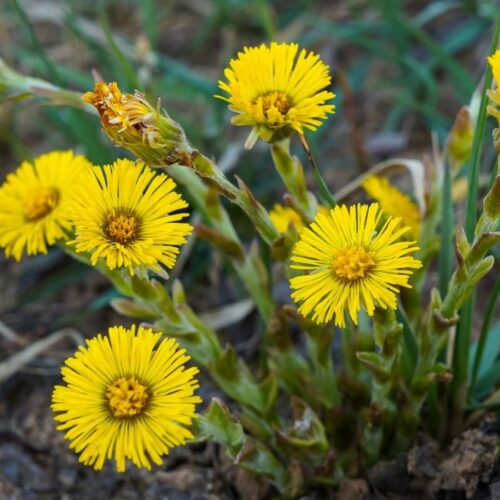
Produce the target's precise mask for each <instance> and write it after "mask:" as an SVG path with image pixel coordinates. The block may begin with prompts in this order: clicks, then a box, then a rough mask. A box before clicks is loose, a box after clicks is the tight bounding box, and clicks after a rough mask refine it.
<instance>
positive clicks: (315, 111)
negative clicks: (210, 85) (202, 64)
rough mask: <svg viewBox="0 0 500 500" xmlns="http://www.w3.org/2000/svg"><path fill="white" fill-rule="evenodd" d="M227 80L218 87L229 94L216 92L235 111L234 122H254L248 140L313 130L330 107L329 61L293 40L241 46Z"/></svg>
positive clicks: (249, 143)
mask: <svg viewBox="0 0 500 500" xmlns="http://www.w3.org/2000/svg"><path fill="white" fill-rule="evenodd" d="M224 76H225V77H226V79H227V81H226V82H225V81H219V87H220V88H221V89H222V90H223V91H225V92H227V94H228V96H227V97H225V96H217V97H219V98H221V99H224V100H225V101H227V102H228V103H229V108H230V109H231V110H232V111H234V112H235V113H237V115H236V116H235V117H233V119H232V123H233V124H234V125H249V126H251V127H253V130H252V133H251V134H250V136H249V139H248V141H247V144H246V146H247V147H249V148H250V147H252V146H253V144H254V143H255V141H256V140H257V138H258V137H260V138H261V139H263V140H265V141H267V142H274V141H276V140H280V139H283V138H285V137H288V136H289V135H291V134H292V133H293V131H295V132H297V133H298V134H303V133H304V129H309V130H316V129H317V127H319V126H320V125H321V123H322V121H323V120H324V119H325V118H326V116H327V114H328V113H333V111H334V108H335V107H334V106H333V105H332V104H327V101H329V100H330V99H333V97H335V95H334V94H333V93H332V92H330V91H328V90H325V88H326V87H328V86H329V85H330V82H331V77H330V74H329V68H328V66H327V65H326V64H325V63H323V62H322V61H321V59H320V57H319V56H318V55H317V54H314V53H313V52H307V51H306V50H305V49H302V50H301V51H300V53H299V46H298V45H297V44H296V43H275V42H272V43H271V45H270V46H267V45H264V44H262V45H260V46H259V47H244V48H243V52H240V53H238V57H237V58H236V59H231V61H230V62H229V67H228V68H226V70H225V71H224Z"/></svg>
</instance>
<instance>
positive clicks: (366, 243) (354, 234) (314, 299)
mask: <svg viewBox="0 0 500 500" xmlns="http://www.w3.org/2000/svg"><path fill="white" fill-rule="evenodd" d="M381 217H382V211H381V210H380V208H379V206H378V204H376V203H374V204H372V205H360V204H358V205H356V206H351V207H349V208H348V207H346V206H345V205H343V206H337V207H335V208H333V209H331V210H330V211H329V213H328V214H324V213H321V212H320V213H318V214H317V215H316V218H315V219H314V222H313V223H312V224H311V226H310V228H307V229H304V230H303V231H302V232H301V234H300V240H299V241H298V242H297V244H296V245H295V247H294V249H293V252H292V257H291V266H290V267H291V268H292V269H298V270H301V271H307V274H302V275H299V276H296V277H294V278H291V280H290V285H291V287H292V289H293V290H295V291H294V292H293V293H292V298H293V300H294V301H296V302H298V303H300V307H299V311H300V312H301V313H302V314H303V315H304V316H308V315H311V317H312V319H313V321H315V322H317V323H326V322H328V321H331V320H334V321H335V324H336V325H338V326H340V327H344V326H345V313H346V312H348V313H349V315H350V317H351V319H352V321H353V322H354V323H355V324H357V322H358V313H359V311H360V310H361V308H363V309H364V310H366V312H367V313H368V314H369V315H370V316H372V315H373V313H374V310H375V307H381V308H383V309H386V308H390V309H395V308H396V305H397V304H396V294H397V293H398V291H399V287H409V286H410V285H409V284H408V279H409V277H410V275H411V274H412V272H413V269H418V268H420V267H421V266H422V264H421V262H420V261H418V260H416V259H414V258H413V257H411V256H410V255H409V254H411V253H412V252H414V251H416V250H418V247H417V246H415V242H414V241H401V236H402V235H403V234H405V233H406V232H408V231H410V228H409V227H401V225H400V219H396V218H392V217H388V218H386V220H385V222H384V223H383V224H382V223H381Z"/></svg>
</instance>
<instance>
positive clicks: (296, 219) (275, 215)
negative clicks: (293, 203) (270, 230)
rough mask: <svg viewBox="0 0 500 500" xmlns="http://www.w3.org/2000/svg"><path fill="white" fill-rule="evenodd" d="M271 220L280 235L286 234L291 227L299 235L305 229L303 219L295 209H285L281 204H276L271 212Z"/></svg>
mask: <svg viewBox="0 0 500 500" xmlns="http://www.w3.org/2000/svg"><path fill="white" fill-rule="evenodd" d="M269 218H270V219H271V222H272V223H273V224H274V227H275V228H276V229H277V230H278V231H279V232H280V233H286V232H287V231H288V227H289V226H290V225H292V226H293V227H294V228H295V229H296V230H297V232H299V233H300V231H301V230H302V228H303V227H304V222H303V221H302V218H301V217H300V215H299V214H298V213H297V212H296V211H295V210H294V209H293V208H290V207H284V206H283V205H280V204H279V203H275V204H274V206H273V208H272V209H271V210H270V211H269Z"/></svg>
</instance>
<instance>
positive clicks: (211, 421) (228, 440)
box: [195, 398, 245, 457]
mask: <svg viewBox="0 0 500 500" xmlns="http://www.w3.org/2000/svg"><path fill="white" fill-rule="evenodd" d="M195 434H196V439H197V440H200V441H206V440H212V441H215V442H217V443H220V444H223V445H224V446H225V447H226V450H227V452H228V453H229V455H230V456H232V457H235V456H236V455H237V453H238V452H239V451H240V450H241V448H242V446H243V444H244V442H245V433H244V432H243V427H242V425H241V424H240V423H239V422H237V421H236V419H234V418H233V417H232V416H231V415H230V413H229V410H228V408H227V407H226V405H225V404H224V403H223V402H222V401H221V400H220V399H218V398H213V399H212V401H211V403H210V406H209V407H208V409H207V410H206V412H205V413H204V414H202V415H199V416H198V418H197V420H196V422H195Z"/></svg>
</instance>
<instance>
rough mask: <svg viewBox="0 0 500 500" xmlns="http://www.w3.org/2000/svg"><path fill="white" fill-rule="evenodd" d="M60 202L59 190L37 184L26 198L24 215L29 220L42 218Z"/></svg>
mask: <svg viewBox="0 0 500 500" xmlns="http://www.w3.org/2000/svg"><path fill="white" fill-rule="evenodd" d="M58 202H59V191H58V190H57V189H56V188H54V187H46V186H37V187H36V188H35V189H33V191H31V193H30V195H29V197H28V199H27V200H26V203H25V205H24V216H25V218H26V220H28V221H36V220H38V219H42V218H43V217H45V216H46V215H47V214H49V213H50V212H52V210H53V209H54V208H55V206H56V205H57V203H58Z"/></svg>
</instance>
